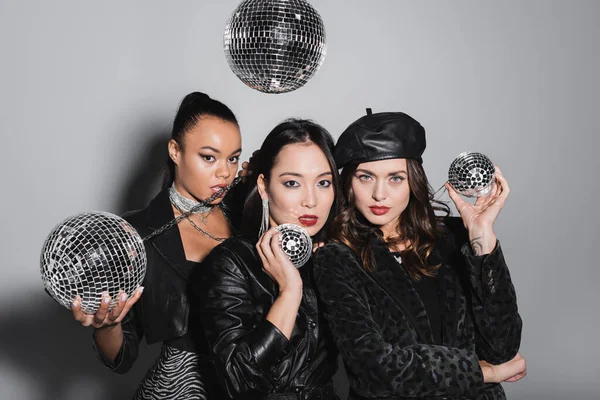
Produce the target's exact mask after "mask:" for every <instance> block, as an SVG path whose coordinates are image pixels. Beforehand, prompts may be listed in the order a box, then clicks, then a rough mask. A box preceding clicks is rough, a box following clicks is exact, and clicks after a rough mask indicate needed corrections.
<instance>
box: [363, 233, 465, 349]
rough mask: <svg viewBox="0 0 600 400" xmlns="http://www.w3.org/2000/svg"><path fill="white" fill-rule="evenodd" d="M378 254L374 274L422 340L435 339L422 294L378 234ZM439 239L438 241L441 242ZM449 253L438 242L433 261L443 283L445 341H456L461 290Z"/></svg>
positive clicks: (441, 289)
mask: <svg viewBox="0 0 600 400" xmlns="http://www.w3.org/2000/svg"><path fill="white" fill-rule="evenodd" d="M371 243H372V245H373V251H374V256H375V262H376V265H377V266H376V268H375V269H374V270H373V271H372V272H371V276H372V277H373V278H374V279H375V281H376V282H377V284H379V286H381V288H382V289H383V290H384V291H385V292H386V293H387V294H388V295H389V296H390V297H391V298H392V299H393V300H394V302H395V303H396V304H397V305H398V307H399V308H400V310H401V312H402V313H404V314H405V315H406V316H407V320H408V321H409V323H411V325H413V326H414V328H415V330H416V332H417V336H418V337H419V340H420V341H422V342H423V343H434V338H433V332H432V330H431V325H430V323H429V318H428V316H427V312H426V310H425V306H424V305H423V302H422V301H421V298H420V297H419V295H418V293H417V291H416V289H415V287H414V285H413V283H412V280H411V278H410V277H409V275H408V274H407V273H406V272H405V270H404V268H403V267H402V266H401V265H400V264H398V262H397V261H396V259H395V258H394V256H393V255H392V254H391V253H390V251H389V249H388V247H387V246H386V244H385V243H384V242H383V240H381V239H379V238H373V239H372V241H371ZM438 243H439V242H438ZM447 259H448V254H447V251H446V248H445V246H444V245H443V244H441V243H439V244H438V245H437V246H436V247H435V248H434V250H433V251H432V254H431V256H430V261H431V262H432V263H436V264H438V263H439V264H441V266H440V268H439V270H438V282H439V284H440V286H439V289H440V296H442V297H443V298H440V313H441V315H442V341H443V344H448V343H454V337H455V336H456V330H457V324H458V315H457V312H458V306H459V300H460V298H459V296H460V290H458V289H459V288H458V282H457V280H456V275H455V274H454V273H452V270H451V267H450V265H448V264H447Z"/></svg>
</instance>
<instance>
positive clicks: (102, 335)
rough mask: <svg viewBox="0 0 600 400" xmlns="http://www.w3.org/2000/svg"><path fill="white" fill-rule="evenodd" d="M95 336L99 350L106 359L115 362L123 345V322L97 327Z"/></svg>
mask: <svg viewBox="0 0 600 400" xmlns="http://www.w3.org/2000/svg"><path fill="white" fill-rule="evenodd" d="M94 338H95V341H96V347H97V348H98V350H99V351H100V352H101V353H102V354H103V355H104V357H105V358H106V359H108V360H109V361H111V362H112V363H114V362H115V359H116V358H117V355H118V354H119V351H120V350H121V347H122V346H123V327H122V326H121V324H120V323H119V324H117V325H115V326H110V327H104V328H100V329H96V330H95V332H94Z"/></svg>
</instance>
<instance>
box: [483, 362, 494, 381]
mask: <svg viewBox="0 0 600 400" xmlns="http://www.w3.org/2000/svg"><path fill="white" fill-rule="evenodd" d="M480 367H481V372H482V373H483V382H484V383H493V382H494V367H493V366H491V365H489V364H487V363H486V364H485V365H481V364H480Z"/></svg>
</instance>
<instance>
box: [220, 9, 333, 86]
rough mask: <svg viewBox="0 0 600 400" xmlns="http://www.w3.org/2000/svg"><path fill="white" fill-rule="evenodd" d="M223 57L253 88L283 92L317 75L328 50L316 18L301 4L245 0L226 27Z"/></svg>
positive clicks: (321, 28) (318, 18)
mask: <svg viewBox="0 0 600 400" xmlns="http://www.w3.org/2000/svg"><path fill="white" fill-rule="evenodd" d="M224 47H225V57H226V58H227V62H228V63H229V67H230V68H231V70H232V71H233V72H234V73H235V74H236V75H237V77H238V78H240V80H241V81H242V82H244V83H245V84H246V85H248V86H249V87H251V88H252V89H256V90H259V91H261V92H265V93H286V92H291V91H293V90H296V89H298V88H299V87H302V86H304V84H305V83H306V82H308V80H309V79H310V78H312V76H313V75H315V74H316V73H317V71H318V70H319V68H320V67H321V65H322V64H323V60H324V59H325V53H326V51H327V44H326V37H325V27H324V26H323V20H322V19H321V16H320V15H319V13H318V12H317V10H315V9H314V8H313V7H312V6H311V5H310V4H309V3H308V2H307V1H305V0H244V1H242V2H241V4H240V5H239V6H238V7H237V8H236V9H235V10H234V11H233V14H232V15H231V18H230V19H229V21H228V22H227V24H226V25H225V35H224Z"/></svg>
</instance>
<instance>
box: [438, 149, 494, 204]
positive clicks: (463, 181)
mask: <svg viewBox="0 0 600 400" xmlns="http://www.w3.org/2000/svg"><path fill="white" fill-rule="evenodd" d="M495 172H496V168H495V167H494V164H493V163H492V161H491V160H490V159H489V158H488V157H487V156H485V155H484V154H481V153H472V152H466V153H461V154H459V155H458V157H456V159H455V160H454V161H452V164H451V165H450V169H449V170H448V182H449V183H450V185H452V187H453V188H454V190H456V191H457V192H458V193H460V194H462V195H464V196H467V197H480V196H486V195H487V194H488V193H489V192H490V190H492V184H493V183H494V173H495Z"/></svg>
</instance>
